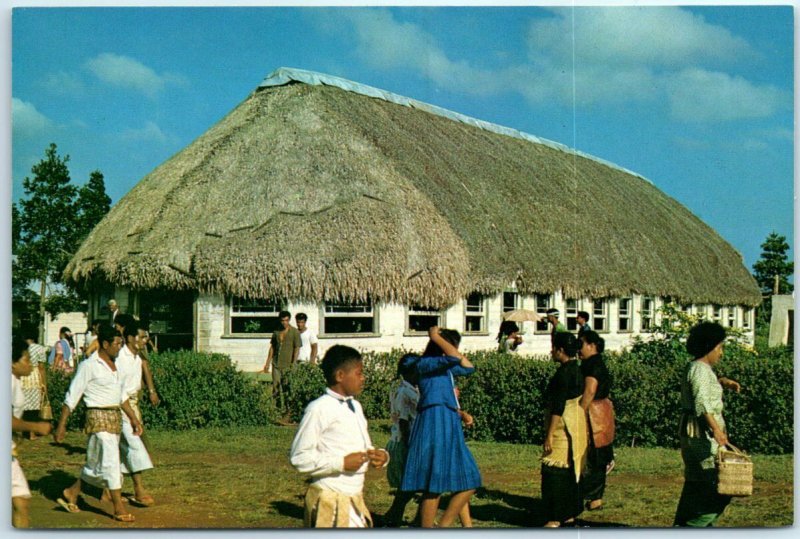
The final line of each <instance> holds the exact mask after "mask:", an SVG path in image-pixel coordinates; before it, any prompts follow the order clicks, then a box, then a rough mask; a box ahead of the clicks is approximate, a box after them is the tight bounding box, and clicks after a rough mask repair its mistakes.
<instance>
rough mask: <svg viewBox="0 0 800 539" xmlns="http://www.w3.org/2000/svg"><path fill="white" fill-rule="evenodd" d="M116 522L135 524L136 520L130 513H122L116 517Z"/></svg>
mask: <svg viewBox="0 0 800 539" xmlns="http://www.w3.org/2000/svg"><path fill="white" fill-rule="evenodd" d="M114 520H118V521H119V522H133V521H135V520H136V517H134V516H133V515H132V514H130V513H121V514H119V515H114Z"/></svg>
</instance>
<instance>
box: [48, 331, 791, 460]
mask: <svg viewBox="0 0 800 539" xmlns="http://www.w3.org/2000/svg"><path fill="white" fill-rule="evenodd" d="M403 353H404V351H402V350H395V351H392V352H390V353H381V354H376V353H368V354H365V360H364V372H365V376H366V379H367V380H366V385H365V388H364V391H363V393H362V394H361V395H360V396H359V401H360V402H361V404H362V406H363V408H364V412H365V414H366V416H367V418H369V419H370V420H377V419H388V418H389V397H390V392H391V390H392V388H393V387H394V385H395V384H396V379H395V372H396V367H397V362H398V360H399V358H400V357H401V356H402V354H403ZM470 357H471V359H472V360H473V362H474V363H475V365H476V368H477V372H476V373H475V375H473V376H470V377H466V378H460V379H457V380H458V383H459V385H460V387H461V390H462V394H461V404H462V407H463V408H464V409H465V410H467V411H468V412H470V413H471V414H473V415H474V416H475V419H476V422H475V427H474V428H473V429H470V430H469V431H468V435H469V436H470V437H472V438H474V439H477V440H486V441H491V440H493V441H501V442H514V443H533V444H539V443H541V442H542V439H543V436H544V432H543V423H544V417H543V408H542V401H543V398H542V393H543V391H544V389H545V387H546V385H547V382H548V380H549V379H550V376H552V374H553V372H554V371H555V364H554V363H553V362H552V361H550V360H549V358H547V357H544V356H541V357H535V358H525V357H519V356H516V355H513V354H500V353H496V352H477V353H471V354H470ZM689 360H690V358H689V357H688V356H687V355H686V353H685V351H684V349H683V346H682V345H680V344H679V343H678V342H677V341H672V340H667V341H656V342H648V343H637V344H635V345H634V346H633V347H632V348H631V350H630V351H626V352H623V353H620V354H616V353H610V354H607V356H606V361H607V363H608V367H609V370H610V372H611V374H612V376H613V378H614V385H613V388H612V399H613V400H614V404H615V407H616V412H617V440H616V443H617V444H618V445H636V446H650V447H653V446H660V447H672V448H674V447H677V428H678V420H679V415H680V411H679V410H680V406H679V399H680V377H681V374H682V372H683V369H684V368H685V365H686V363H687V362H688V361H689ZM151 365H152V368H153V373H154V376H155V379H156V386H157V388H158V390H159V393H160V395H161V399H162V403H161V405H159V406H158V407H153V406H151V405H150V404H149V402H143V403H142V405H141V408H142V413H143V415H144V420H145V425H146V426H147V427H148V428H157V429H159V428H163V429H191V428H202V427H205V426H221V425H264V424H266V423H268V422H272V421H274V420H275V419H276V418H277V417H278V415H279V414H278V413H277V411H276V410H275V407H274V405H273V403H272V400H271V397H270V393H271V386H270V384H267V383H258V382H256V381H254V380H253V379H252V378H251V377H249V376H247V375H245V374H243V373H241V372H238V371H237V370H236V368H235V367H234V366H233V365H232V364H231V361H230V359H229V358H228V357H227V356H224V355H220V354H197V353H191V352H170V353H163V354H157V355H155V356H154V357H153V358H152V359H151ZM717 372H718V373H719V374H720V375H724V376H728V377H729V378H732V379H735V380H738V381H739V382H740V383H741V384H742V388H743V389H742V392H741V393H740V394H735V393H731V392H729V391H726V392H725V395H724V402H725V412H724V414H725V419H726V421H727V424H728V432H729V436H730V438H731V440H732V441H733V443H735V444H736V445H737V446H739V447H741V448H742V449H745V450H748V451H752V452H756V453H773V454H774V453H787V452H791V451H792V450H793V447H794V446H793V441H794V440H793V434H794V430H793V425H794V416H793V412H794V407H793V388H794V364H793V353H792V349H790V348H775V349H771V350H768V351H766V352H763V353H762V354H760V355H759V354H758V353H756V352H755V351H753V350H751V349H748V348H745V347H742V346H740V345H738V344H735V343H734V344H729V345H727V346H726V349H725V356H724V357H723V359H722V361H721V363H720V364H719V365H718V368H717ZM285 377H286V384H287V392H288V399H287V403H288V409H287V410H286V413H287V414H288V416H289V417H290V418H291V419H292V420H294V421H299V420H300V418H301V417H302V415H303V411H304V409H305V407H306V405H307V404H308V403H309V402H311V401H312V400H313V399H315V398H317V397H318V396H319V395H321V394H322V392H323V391H324V389H325V381H324V379H323V376H322V371H321V369H320V368H319V367H318V366H315V365H308V364H305V363H301V364H298V365H296V366H294V367H293V368H292V369H290V370H289V371H288V372H287V373H286V374H285ZM49 380H50V383H49V390H50V391H49V393H50V399H51V402H52V404H53V410H54V412H55V414H54V415H56V416H58V414H59V412H60V407H61V403H62V402H63V397H64V394H65V392H66V389H67V385H68V383H69V378H68V377H64V376H63V375H61V374H60V373H52V372H51V373H49ZM145 400H146V399H145ZM83 415H84V414H83V406H82V405H81V406H79V408H78V409H77V410H76V411H75V413H74V414H73V415H72V417H71V418H70V422H69V427H70V428H72V429H76V428H80V427H81V426H82V425H83ZM56 419H57V417H56Z"/></svg>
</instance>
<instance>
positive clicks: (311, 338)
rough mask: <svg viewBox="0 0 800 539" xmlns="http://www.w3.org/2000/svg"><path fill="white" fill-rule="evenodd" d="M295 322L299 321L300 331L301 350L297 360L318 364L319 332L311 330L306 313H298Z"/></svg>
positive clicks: (298, 329) (298, 328)
mask: <svg viewBox="0 0 800 539" xmlns="http://www.w3.org/2000/svg"><path fill="white" fill-rule="evenodd" d="M294 320H295V323H297V332H298V333H300V341H301V345H300V352H299V353H298V354H297V361H302V362H305V363H311V364H312V365H316V364H317V344H318V343H319V340H318V339H317V334H316V333H314V332H313V331H311V329H310V328H309V327H308V325H307V324H308V315H307V314H306V313H297V314H296V315H294Z"/></svg>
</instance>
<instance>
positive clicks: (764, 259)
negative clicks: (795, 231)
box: [753, 232, 794, 349]
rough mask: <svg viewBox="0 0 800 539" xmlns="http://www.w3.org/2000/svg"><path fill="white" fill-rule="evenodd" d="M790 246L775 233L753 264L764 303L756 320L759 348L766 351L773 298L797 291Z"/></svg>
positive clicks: (770, 236) (783, 237)
mask: <svg viewBox="0 0 800 539" xmlns="http://www.w3.org/2000/svg"><path fill="white" fill-rule="evenodd" d="M788 250H789V244H788V243H787V242H786V236H781V235H780V234H777V233H776V232H772V233H771V234H770V235H769V236H767V239H766V240H764V243H762V244H761V258H759V259H758V261H757V262H756V263H755V264H753V277H755V279H756V282H758V285H759V286H760V287H761V292H762V294H763V295H764V301H763V302H762V303H761V305H760V306H759V308H758V311H757V316H756V348H758V349H763V348H765V347H766V346H767V341H768V339H769V324H770V319H771V318H772V296H773V294H776V293H777V294H785V293H788V292H791V291H792V290H794V286H793V285H792V283H791V282H789V278H790V277H791V276H792V275H793V274H794V262H789V257H788V256H787V254H786V253H787V251H788Z"/></svg>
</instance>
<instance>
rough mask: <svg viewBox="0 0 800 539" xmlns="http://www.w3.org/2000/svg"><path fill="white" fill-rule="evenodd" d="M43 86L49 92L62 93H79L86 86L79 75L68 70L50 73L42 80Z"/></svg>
mask: <svg viewBox="0 0 800 539" xmlns="http://www.w3.org/2000/svg"><path fill="white" fill-rule="evenodd" d="M42 86H43V87H44V88H45V89H46V90H48V91H49V92H51V93H54V94H60V95H77V94H80V93H82V92H83V91H84V90H85V88H86V87H85V85H84V83H83V80H81V78H80V77H79V76H78V75H76V74H74V73H67V72H66V71H58V72H57V73H48V74H47V75H45V77H44V79H43V80H42Z"/></svg>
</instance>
